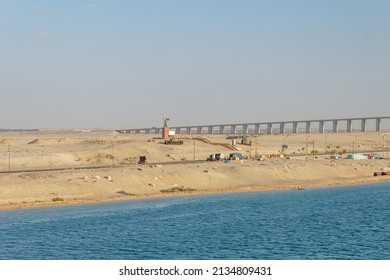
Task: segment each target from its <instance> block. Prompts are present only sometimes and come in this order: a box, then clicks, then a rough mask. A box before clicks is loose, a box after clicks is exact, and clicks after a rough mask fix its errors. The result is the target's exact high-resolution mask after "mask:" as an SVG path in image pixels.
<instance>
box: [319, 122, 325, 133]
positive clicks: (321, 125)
mask: <svg viewBox="0 0 390 280" xmlns="http://www.w3.org/2000/svg"><path fill="white" fill-rule="evenodd" d="M318 132H319V133H324V121H320V122H319V131H318Z"/></svg>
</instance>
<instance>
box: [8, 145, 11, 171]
mask: <svg viewBox="0 0 390 280" xmlns="http://www.w3.org/2000/svg"><path fill="white" fill-rule="evenodd" d="M8 171H11V145H8Z"/></svg>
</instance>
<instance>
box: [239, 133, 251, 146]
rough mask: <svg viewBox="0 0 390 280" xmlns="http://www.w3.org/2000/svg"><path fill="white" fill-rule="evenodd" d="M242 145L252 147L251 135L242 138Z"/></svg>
mask: <svg viewBox="0 0 390 280" xmlns="http://www.w3.org/2000/svg"><path fill="white" fill-rule="evenodd" d="M241 144H242V145H248V146H250V145H251V144H252V140H251V137H250V136H249V135H244V136H242V138H241Z"/></svg>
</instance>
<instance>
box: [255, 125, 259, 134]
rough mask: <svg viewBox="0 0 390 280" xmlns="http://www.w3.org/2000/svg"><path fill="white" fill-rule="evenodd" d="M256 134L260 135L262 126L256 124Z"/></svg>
mask: <svg viewBox="0 0 390 280" xmlns="http://www.w3.org/2000/svg"><path fill="white" fill-rule="evenodd" d="M255 134H260V124H258V123H257V124H255Z"/></svg>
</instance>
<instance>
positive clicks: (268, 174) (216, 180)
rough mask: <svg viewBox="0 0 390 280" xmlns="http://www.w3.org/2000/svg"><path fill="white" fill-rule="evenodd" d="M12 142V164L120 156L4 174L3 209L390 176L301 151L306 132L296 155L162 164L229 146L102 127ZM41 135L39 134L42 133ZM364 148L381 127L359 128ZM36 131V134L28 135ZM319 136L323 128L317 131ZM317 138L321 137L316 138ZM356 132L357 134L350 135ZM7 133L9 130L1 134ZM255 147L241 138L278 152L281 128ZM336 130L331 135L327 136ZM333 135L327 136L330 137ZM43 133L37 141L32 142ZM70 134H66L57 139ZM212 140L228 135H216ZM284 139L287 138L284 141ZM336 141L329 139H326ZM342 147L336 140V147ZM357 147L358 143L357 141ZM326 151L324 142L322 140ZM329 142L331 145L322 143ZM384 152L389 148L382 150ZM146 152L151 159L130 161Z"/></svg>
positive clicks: (366, 163) (296, 142)
mask: <svg viewBox="0 0 390 280" xmlns="http://www.w3.org/2000/svg"><path fill="white" fill-rule="evenodd" d="M6 136H7V137H5V139H4V140H6V141H9V143H14V144H13V145H12V146H11V152H10V153H11V157H10V158H11V167H12V169H23V168H25V169H29V168H50V167H62V166H63V167H77V166H85V165H89V166H93V165H99V164H100V165H101V164H112V163H114V164H121V165H122V166H121V167H117V168H111V169H91V170H67V171H56V172H29V173H23V172H22V173H14V174H0V182H1V187H0V209H17V208H29V207H43V206H56V205H64V204H78V203H95V202H101V201H114V200H128V199H143V198H150V197H165V196H180V195H190V194H191V195H193V194H207V193H220V192H248V191H262V190H279V189H297V188H298V187H304V188H308V187H319V186H337V185H347V184H356V183H364V182H376V181H383V180H390V176H379V177H373V173H374V171H377V170H378V169H380V168H381V167H383V166H389V165H390V161H389V160H333V159H329V158H326V157H318V158H315V159H313V158H312V157H309V158H307V159H306V158H305V157H297V154H298V153H299V152H302V149H305V148H306V147H307V145H306V144H307V143H306V141H307V139H305V136H304V135H298V136H296V137H295V136H290V137H289V149H290V154H291V155H293V156H294V158H292V159H283V158H276V159H271V158H266V159H265V160H264V161H257V160H245V161H244V162H243V163H241V162H240V161H231V162H229V163H224V162H202V163H191V164H174V165H162V164H158V162H166V161H174V160H182V161H186V160H192V159H193V158H194V157H195V158H196V159H205V158H206V156H207V155H208V154H209V153H212V152H223V153H225V154H227V153H229V150H226V148H225V147H223V146H216V145H212V144H207V143H204V142H202V141H199V142H196V143H194V141H193V140H185V141H184V145H182V146H167V145H163V144H161V143H160V142H159V141H160V140H158V139H152V137H151V136H149V137H147V136H138V135H135V136H134V135H132V136H120V138H119V137H117V138H116V139H115V136H112V135H107V134H104V133H101V134H98V135H91V134H71V135H50V137H48V136H47V135H46V137H45V135H43V136H42V135H6ZM38 136H39V137H38ZM359 136H360V137H359V141H360V144H359V147H358V149H360V150H363V149H370V150H372V149H375V147H376V146H378V145H380V144H378V143H377V142H376V137H377V136H376V134H375V135H374V134H373V133H363V134H361V135H359ZM29 137H30V138H29ZM311 137H312V138H314V139H316V140H317V141H318V142H320V139H321V137H322V138H323V136H322V135H312V136H311ZM316 137H317V138H318V139H317V138H316ZM331 137H332V138H333V139H332V141H333V143H332V144H330V145H329V146H328V147H326V149H331V148H333V149H339V150H342V149H348V147H349V146H348V145H350V143H352V141H350V140H351V139H352V140H353V139H354V138H355V139H356V137H355V135H352V136H351V135H346V134H334V135H332V136H331ZM351 137H352V138H351ZM2 138H3V137H2ZM262 138H263V141H261V138H260V139H258V141H257V144H258V146H257V147H254V146H252V148H251V147H249V146H244V145H238V147H239V148H240V149H241V151H242V152H243V153H246V154H248V153H252V154H254V153H255V152H257V153H258V154H273V153H278V148H279V144H280V143H279V142H281V141H283V140H285V139H283V137H282V136H278V135H272V136H262ZM329 138H330V137H329ZM329 138H328V139H327V140H328V141H329ZM34 139H42V140H40V141H38V142H40V143H36V144H35V145H31V144H28V143H30V142H31V141H34ZM60 139H67V141H59V140H60ZM212 140H213V142H223V141H225V142H226V143H228V142H229V140H226V139H225V137H221V136H213V139H212ZM282 143H283V142H282ZM328 143H331V142H328ZM336 147H337V148H336ZM355 148H356V147H355ZM0 149H1V151H0V154H2V157H1V159H0V168H1V169H2V170H6V169H7V167H8V164H7V163H8V162H7V159H8V157H7V155H8V146H6V147H1V146H0ZM318 149H319V152H321V147H318ZM322 149H324V150H325V146H323V147H322ZM294 152H295V153H294ZM378 154H379V155H386V154H385V153H384V152H382V151H381V152H378ZM140 155H146V156H147V158H148V160H149V161H151V162H155V163H156V164H153V165H151V166H148V165H145V166H136V165H131V163H132V162H131V161H132V160H133V159H134V158H136V157H138V156H140Z"/></svg>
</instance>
